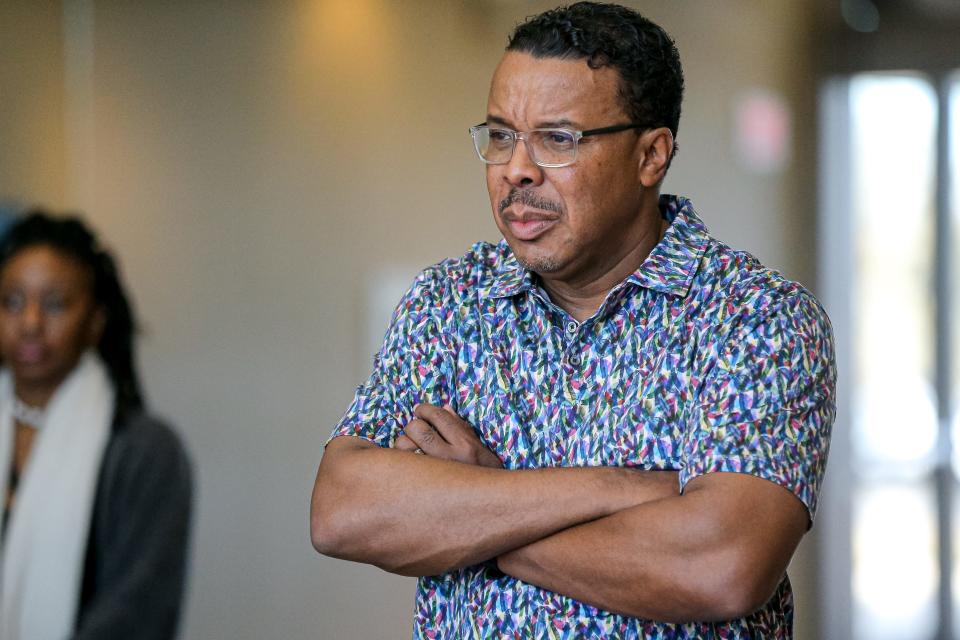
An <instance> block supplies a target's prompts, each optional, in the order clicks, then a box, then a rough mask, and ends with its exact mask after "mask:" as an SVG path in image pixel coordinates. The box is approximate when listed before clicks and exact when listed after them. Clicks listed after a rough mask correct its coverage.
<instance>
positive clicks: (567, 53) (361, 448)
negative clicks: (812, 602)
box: [311, 3, 835, 640]
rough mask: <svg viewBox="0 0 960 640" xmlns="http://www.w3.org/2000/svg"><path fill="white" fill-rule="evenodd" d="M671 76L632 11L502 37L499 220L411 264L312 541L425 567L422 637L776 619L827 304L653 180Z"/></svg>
mask: <svg viewBox="0 0 960 640" xmlns="http://www.w3.org/2000/svg"><path fill="white" fill-rule="evenodd" d="M682 93H683V75H682V71H681V67H680V61H679V55H678V53H677V50H676V48H675V46H674V43H673V41H672V40H671V39H670V37H669V36H668V35H667V34H666V33H665V32H664V31H663V30H662V29H661V28H660V27H658V26H657V25H655V24H653V23H651V22H649V21H648V20H646V19H644V18H643V17H642V16H640V15H638V14H637V13H635V12H633V11H632V10H629V9H626V8H624V7H619V6H616V5H601V4H594V3H578V4H576V5H573V6H570V7H567V8H560V9H557V10H554V11H548V12H546V13H544V14H541V15H539V16H536V17H534V18H532V19H530V20H528V21H527V22H526V23H524V24H522V25H520V26H519V27H517V29H516V30H515V32H514V34H513V36H512V37H511V39H510V42H509V45H508V47H507V51H506V54H505V55H504V57H503V59H502V60H501V62H500V64H499V66H498V67H497V69H496V72H495V73H494V76H493V81H492V84H491V87H490V94H489V99H488V104H487V117H486V121H485V122H484V123H483V124H481V125H477V126H475V127H473V128H471V135H472V137H473V139H474V144H475V147H476V150H477V153H478V155H479V156H480V158H481V160H483V161H484V162H485V163H486V172H487V186H488V190H489V194H490V202H491V205H492V208H493V213H494V218H495V220H496V223H497V226H498V228H499V229H500V231H501V233H502V234H503V238H504V240H503V241H502V242H500V243H499V244H496V245H492V244H488V243H478V244H476V245H474V246H473V247H472V248H471V250H470V251H469V252H467V253H466V255H464V256H462V257H460V258H456V259H450V260H446V261H444V262H441V263H440V264H437V265H435V266H433V267H431V268H429V269H426V270H425V271H423V272H422V273H421V274H420V275H419V276H418V277H417V278H416V280H415V281H414V283H413V286H412V287H411V289H410V290H409V292H408V293H407V294H406V295H405V296H404V298H403V299H402V301H401V302H400V304H399V306H398V307H397V310H396V312H395V314H394V317H393V320H392V323H391V325H390V328H389V330H388V332H387V335H386V338H385V341H384V345H383V348H382V350H381V351H380V353H379V355H378V357H377V358H376V361H375V366H374V371H373V373H372V374H371V376H370V378H369V379H368V380H367V382H366V383H365V384H364V385H362V386H361V387H360V388H359V389H358V390H357V394H356V396H355V398H354V401H353V403H352V405H351V406H350V408H349V409H348V411H347V413H346V415H345V416H344V417H343V419H342V420H341V421H340V423H339V424H338V425H337V427H336V429H335V430H334V433H333V437H332V439H331V441H330V442H329V443H328V445H327V447H326V451H325V454H324V457H323V460H322V462H321V464H320V468H319V472H318V475H317V482H316V485H315V488H314V494H313V500H312V508H311V530H312V538H313V543H314V545H315V547H316V548H317V550H318V551H320V552H321V553H324V554H327V555H330V556H334V557H337V558H344V559H348V560H354V561H358V562H365V563H370V564H373V565H376V566H378V567H381V568H383V569H385V570H387V571H390V572H393V573H398V574H401V575H409V576H418V577H419V583H418V588H417V599H416V609H415V614H414V632H413V635H414V638H449V639H451V640H453V639H456V640H460V639H466V638H471V639H472V638H507V637H509V638H536V639H540V638H543V639H546V638H624V639H626V638H631V639H632V638H714V637H723V638H789V637H792V618H793V604H792V594H791V591H790V585H789V581H788V580H787V578H786V575H785V569H786V567H787V564H788V562H789V561H790V558H791V556H792V554H793V552H794V550H795V548H796V546H797V544H798V543H799V541H800V538H801V537H802V536H803V534H804V532H805V531H806V530H807V529H808V528H809V526H810V525H811V523H812V521H813V517H814V513H815V510H816V506H817V496H818V492H819V487H820V483H821V479H822V476H823V471H824V466H825V464H826V458H827V450H828V445H829V435H830V429H831V425H832V422H833V417H834V413H835V410H834V387H835V373H834V362H833V358H834V356H833V347H832V338H831V330H830V325H829V321H828V319H827V317H826V315H825V314H824V312H823V310H822V309H821V308H820V306H819V305H818V304H817V302H816V300H814V299H813V297H812V296H811V295H810V294H809V293H808V292H806V291H805V290H804V289H803V288H802V287H800V285H798V284H796V283H794V282H790V281H788V280H786V279H785V278H784V277H782V276H781V275H780V274H778V273H776V272H774V271H772V270H769V269H767V268H765V267H763V266H762V265H760V264H759V263H758V262H757V261H756V259H754V258H753V257H752V256H750V255H749V254H746V253H743V252H738V251H734V250H732V249H731V248H729V247H727V246H725V245H724V244H722V243H720V242H718V241H717V240H715V239H713V238H712V237H710V236H709V235H708V234H707V231H706V228H705V227H704V225H703V223H702V222H701V221H700V218H699V217H698V215H697V213H696V212H695V211H694V208H693V204H692V203H691V202H690V201H689V200H687V199H685V198H682V197H676V196H670V195H660V193H659V189H660V185H661V183H662V181H663V179H664V175H665V173H666V171H667V168H668V167H669V164H670V161H671V159H672V158H673V155H674V151H675V143H674V140H675V138H676V134H677V125H678V122H679V116H680V102H681V97H682Z"/></svg>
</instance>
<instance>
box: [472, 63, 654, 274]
mask: <svg viewBox="0 0 960 640" xmlns="http://www.w3.org/2000/svg"><path fill="white" fill-rule="evenodd" d="M618 88H619V76H618V73H617V72H616V71H615V70H614V69H611V68H609V67H602V68H600V69H591V68H590V67H589V66H588V65H587V63H586V61H585V60H561V59H558V58H534V57H533V56H531V55H529V54H526V53H519V52H514V51H510V52H507V54H506V55H505V56H504V58H503V60H502V61H501V62H500V65H499V67H497V70H496V72H495V73H494V76H493V82H492V84H491V86H490V97H489V100H488V103H487V122H488V123H489V124H491V125H499V126H502V127H505V128H509V129H513V130H515V131H529V130H531V129H537V128H544V127H558V126H559V127H567V128H571V129H579V130H586V129H593V128H599V127H606V126H610V125H616V124H623V123H627V122H630V118H629V117H628V116H627V114H626V113H625V111H624V109H623V107H622V106H621V104H620V100H619V98H618V95H617V92H618ZM644 152H645V151H644V147H643V144H642V136H638V134H637V133H636V132H635V131H623V132H619V133H613V134H608V135H600V136H590V137H586V138H583V139H581V140H580V143H579V152H578V154H577V160H576V162H575V163H574V164H572V165H570V166H568V167H560V168H543V167H539V166H537V165H536V164H534V162H533V161H532V160H531V159H530V155H529V154H528V152H527V148H526V143H525V142H520V141H518V142H517V145H516V148H515V149H514V152H513V157H512V159H511V160H510V162H509V163H507V164H501V165H487V189H488V191H489V193H490V203H491V205H492V207H493V213H494V218H495V220H496V223H497V227H499V229H500V232H501V233H502V234H503V237H504V238H505V239H506V241H507V243H509V245H510V247H511V248H512V249H513V252H514V254H515V255H516V256H517V259H518V260H519V261H520V263H521V264H523V265H524V266H525V267H527V268H528V269H530V270H532V271H535V272H537V273H538V274H540V275H541V276H542V277H544V278H545V279H548V280H555V281H561V282H565V283H568V284H571V285H589V284H590V282H592V281H595V280H597V279H598V278H600V277H602V276H603V275H604V274H605V273H606V272H608V271H609V270H611V269H612V268H614V265H616V264H617V263H618V262H620V260H622V259H623V257H624V256H625V255H626V254H627V253H629V251H630V250H631V249H632V248H633V247H634V246H635V245H636V242H637V238H638V237H643V235H644V234H646V233H648V232H649V229H647V228H646V227H649V226H650V221H649V217H645V216H642V215H640V202H641V200H640V198H641V191H642V185H641V182H640V173H641V172H640V165H641V163H642V160H643V154H644ZM638 234H639V235H638Z"/></svg>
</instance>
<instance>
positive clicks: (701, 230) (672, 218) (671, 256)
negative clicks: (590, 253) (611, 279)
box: [626, 194, 709, 297]
mask: <svg viewBox="0 0 960 640" xmlns="http://www.w3.org/2000/svg"><path fill="white" fill-rule="evenodd" d="M660 215H662V216H663V217H664V219H665V220H667V222H669V223H670V226H669V227H667V231H666V233H664V234H663V238H661V240H660V242H658V243H657V246H655V247H654V248H653V251H651V252H650V255H648V256H647V258H646V260H644V261H643V264H641V265H640V268H639V269H637V270H636V271H634V272H633V273H631V274H630V275H629V276H627V279H626V281H627V282H633V283H635V284H637V285H639V286H641V287H646V288H648V289H652V290H654V291H658V292H660V293H666V294H671V295H676V296H681V297H683V296H686V295H687V292H688V291H689V290H690V282H691V281H692V280H693V276H694V275H695V274H696V272H697V268H698V266H699V264H700V256H702V255H703V252H704V250H705V249H706V248H707V242H708V240H709V236H708V235H707V227H706V225H704V224H703V222H702V221H701V220H700V218H699V217H698V216H697V213H696V211H694V209H693V203H692V202H690V200H689V199H687V198H683V197H680V196H672V195H667V194H664V195H661V196H660Z"/></svg>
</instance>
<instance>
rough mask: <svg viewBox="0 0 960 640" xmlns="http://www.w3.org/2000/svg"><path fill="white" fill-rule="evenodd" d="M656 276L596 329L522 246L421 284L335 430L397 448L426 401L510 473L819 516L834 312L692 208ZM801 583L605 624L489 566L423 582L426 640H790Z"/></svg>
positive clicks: (661, 255) (618, 296)
mask: <svg viewBox="0 0 960 640" xmlns="http://www.w3.org/2000/svg"><path fill="white" fill-rule="evenodd" d="M660 208H661V211H662V214H663V215H664V217H665V218H666V219H667V220H668V221H669V222H670V226H669V228H668V229H667V231H666V234H665V236H664V237H663V239H662V240H661V241H660V243H659V244H658V245H657V246H656V247H655V248H654V250H653V251H652V252H651V253H650V255H649V256H648V257H647V259H646V260H645V261H644V262H643V264H642V265H641V266H640V268H639V269H638V270H637V271H636V272H634V273H633V274H631V275H630V276H629V277H627V278H626V279H625V280H624V281H623V282H621V283H620V284H619V285H617V286H616V287H614V288H613V289H612V290H611V291H610V293H609V295H608V296H607V298H606V300H605V301H604V303H603V304H602V305H601V307H600V309H599V310H598V311H597V313H596V314H594V315H593V316H592V317H591V318H589V319H587V320H585V321H584V322H582V323H578V322H577V321H575V320H574V319H573V318H572V317H571V316H569V315H568V314H567V313H566V312H564V311H563V310H561V309H560V308H559V307H557V306H556V305H554V304H553V303H552V302H551V301H550V298H549V297H548V296H547V294H546V293H545V292H544V290H543V289H542V288H541V287H540V286H538V284H537V280H536V278H535V276H533V275H532V274H531V273H530V272H528V271H526V270H525V269H523V268H522V267H521V266H520V265H519V264H518V262H517V260H516V258H515V257H514V255H513V253H512V252H511V250H510V248H509V247H508V246H507V245H506V243H504V242H500V243H499V244H497V245H491V244H487V243H478V244H476V245H474V246H473V247H472V248H471V250H470V251H469V252H468V253H467V254H466V255H464V256H463V257H462V258H458V259H451V260H447V261H444V262H441V263H440V264H438V265H435V266H433V267H431V268H429V269H427V270H425V271H424V272H422V273H421V274H420V275H419V276H418V277H417V279H416V280H415V282H414V284H413V286H412V287H411V289H410V290H409V292H408V293H407V294H406V295H405V296H404V298H403V299H402V301H401V302H400V304H399V306H398V307H397V310H396V312H395V314H394V317H393V320H392V323H391V325H390V328H389V330H388V332H387V335H386V337H385V340H384V344H383V348H382V350H381V351H380V353H379V354H378V356H377V357H376V359H375V367H374V371H373V373H372V374H371V376H370V378H369V379H368V380H367V382H366V383H365V384H363V385H361V386H360V387H359V389H358V390H357V394H356V397H355V398H354V400H353V404H352V405H351V406H350V408H349V409H348V410H347V413H346V415H345V416H344V417H343V419H342V420H341V421H340V423H339V424H338V425H337V427H336V429H335V430H334V434H333V435H334V436H339V435H353V436H359V437H362V438H366V439H368V440H370V441H372V442H374V443H376V444H378V445H380V446H382V447H390V446H392V445H393V443H394V442H395V440H396V438H397V436H398V434H399V433H400V432H401V430H402V429H403V427H404V425H406V424H407V422H409V421H410V420H411V417H412V412H413V407H414V405H416V404H417V403H419V402H428V403H432V404H435V405H443V404H445V403H450V404H452V406H453V408H454V410H455V411H456V412H457V413H458V414H459V415H460V416H461V417H462V418H463V419H464V420H466V421H467V422H468V423H470V424H471V425H473V427H474V428H475V430H476V431H477V434H478V435H479V437H480V438H481V440H482V441H483V442H484V443H485V444H486V446H487V447H489V448H490V449H491V450H492V451H494V452H495V453H496V454H497V455H498V456H499V457H500V459H501V460H502V461H503V464H504V467H506V468H508V469H525V468H534V467H554V466H570V467H583V466H601V465H607V466H629V467H635V468H640V469H672V470H677V471H679V481H680V487H681V489H682V487H683V486H684V485H686V484H687V482H689V481H690V480H691V479H692V478H695V477H697V476H699V475H701V474H704V473H710V472H715V471H727V472H740V473H748V474H752V475H755V476H759V477H761V478H765V479H767V480H770V481H771V482H775V483H777V484H779V485H782V486H783V487H786V488H787V489H788V490H790V491H792V492H793V493H794V494H795V495H796V496H797V498H799V499H800V500H801V501H802V502H803V504H804V505H806V507H807V509H808V510H809V514H810V518H811V521H812V519H813V516H814V514H815V512H816V508H817V495H818V492H819V489H820V482H821V479H822V478H823V471H824V466H825V464H826V461H827V450H828V446H829V439H830V429H831V425H832V422H833V418H834V386H835V385H834V380H835V371H834V355H833V344H832V338H831V329H830V324H829V320H828V319H827V317H826V314H825V313H824V312H823V310H822V309H821V308H820V306H819V305H818V304H817V302H816V300H814V298H813V297H812V296H811V295H810V294H809V293H808V292H807V291H805V290H804V289H803V288H802V287H801V286H800V285H798V284H796V283H794V282H790V281H789V280H786V279H785V278H783V277H782V276H781V275H780V274H778V273H776V272H774V271H771V270H770V269H767V268H765V267H763V266H762V265H760V264H759V263H758V262H757V261H756V259H755V258H753V257H752V256H750V255H749V254H746V253H742V252H738V251H734V250H732V249H730V248H729V247H727V246H725V245H724V244H722V243H720V242H718V241H716V240H714V239H713V238H711V237H710V236H709V235H708V234H707V231H706V228H705V227H704V225H703V223H702V222H701V221H700V219H699V218H698V217H697V215H696V213H695V212H694V210H693V206H692V204H691V203H690V201H689V200H687V199H684V198H679V197H673V196H663V197H662V198H661V202H660ZM792 619H793V598H792V593H791V590H790V584H789V582H788V580H787V579H786V577H784V579H783V581H782V582H781V583H780V585H779V587H778V588H777V590H776V593H774V595H773V597H772V598H771V599H770V600H769V601H768V602H767V603H766V604H765V605H764V606H763V607H762V608H761V609H760V610H758V611H756V612H755V613H753V614H751V615H749V616H747V617H746V618H742V619H738V620H731V621H728V622H721V623H707V624H698V623H690V624H664V623H658V622H652V621H648V620H640V619H636V618H629V617H625V616H620V615H614V614H611V613H607V612H606V611H602V610H599V609H597V608H595V607H593V606H590V605H587V604H584V603H581V602H578V601H576V600H573V599H571V598H568V597H565V596H562V595H559V594H557V593H553V592H550V591H547V590H544V589H541V588H538V587H536V586H533V585H530V584H527V583H525V582H522V581H520V580H516V579H514V578H511V577H509V576H504V575H503V574H501V573H499V572H497V571H496V570H495V569H494V568H492V567H491V566H488V565H478V566H472V567H467V568H464V569H459V570H456V571H453V572H451V573H448V574H445V575H441V576H431V577H424V578H420V580H419V583H418V587H417V596H416V610H415V619H414V632H413V636H414V638H417V639H420V638H430V639H444V640H467V639H470V640H473V639H496V640H500V639H501V638H523V639H528V638H529V639H535V640H541V639H542V640H548V639H550V640H553V639H564V640H567V639H569V640H573V639H577V640H581V639H585V638H596V639H600V638H604V639H609V638H614V639H623V640H633V639H638V638H657V639H666V638H671V639H673V638H676V639H688V638H690V639H692V638H728V639H734V638H764V639H768V640H769V639H771V638H790V637H792Z"/></svg>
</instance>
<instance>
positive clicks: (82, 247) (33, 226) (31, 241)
mask: <svg viewBox="0 0 960 640" xmlns="http://www.w3.org/2000/svg"><path fill="white" fill-rule="evenodd" d="M35 246H46V247H50V248H52V249H54V250H57V251H60V252H62V253H63V254H64V255H66V256H69V257H70V258H72V259H74V260H76V261H77V262H79V263H80V264H81V265H83V266H85V267H87V268H88V269H90V272H91V274H92V276H93V298H94V301H95V302H96V303H97V305H99V306H100V307H101V308H102V309H103V311H104V313H105V315H106V322H105V324H104V328H103V333H102V335H101V337H100V343H99V344H98V345H97V350H98V351H99V353H100V357H101V358H102V359H103V362H104V364H105V365H106V367H107V370H108V371H109V373H110V378H111V379H112V381H113V383H114V385H115V386H116V390H117V410H118V411H120V410H136V409H140V408H142V407H143V404H144V400H143V393H142V391H141V387H140V379H139V376H138V375H137V369H136V365H135V363H134V334H135V333H136V319H135V317H134V313H133V308H132V306H131V304H130V300H129V298H128V296H127V293H126V291H125V289H124V287H123V283H122V282H121V280H120V274H119V271H118V269H117V263H116V261H115V260H114V258H113V256H112V255H111V254H110V253H109V252H108V251H107V250H106V249H104V248H103V247H102V246H101V245H100V243H99V241H98V240H97V237H96V235H95V234H94V233H93V231H92V230H91V229H90V228H89V227H88V226H87V225H86V224H84V222H83V221H82V220H80V219H79V218H77V217H64V218H59V217H54V216H52V215H50V214H49V213H47V212H46V211H43V210H40V209H34V210H31V211H28V212H27V213H26V214H25V215H24V217H23V218H21V219H20V220H18V221H17V222H15V223H14V224H13V225H11V226H10V228H9V229H8V230H7V232H6V233H5V234H4V235H3V238H2V239H0V270H2V269H3V268H4V267H5V266H6V264H7V262H8V261H9V260H10V259H11V258H12V257H13V256H14V255H16V254H17V253H19V252H20V251H22V250H23V249H26V248H29V247H35Z"/></svg>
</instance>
